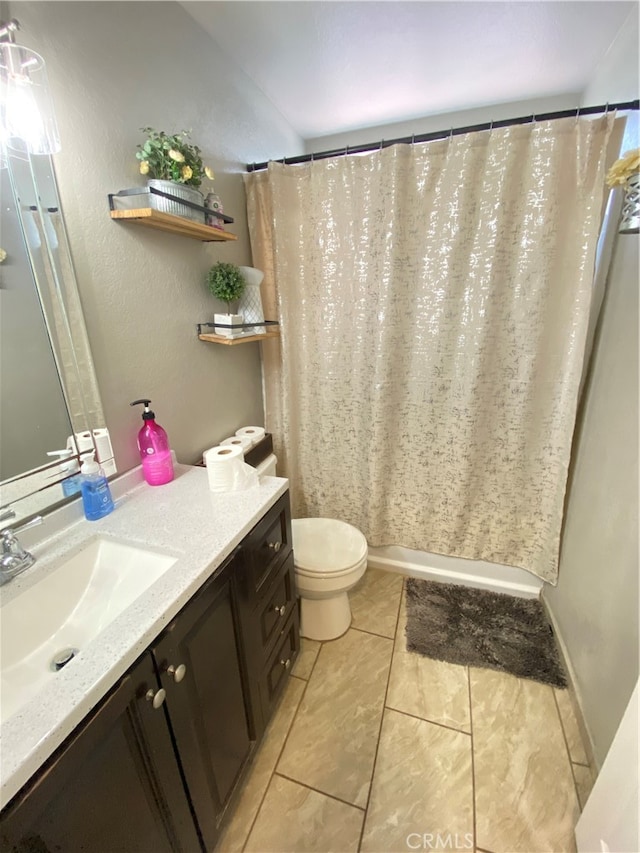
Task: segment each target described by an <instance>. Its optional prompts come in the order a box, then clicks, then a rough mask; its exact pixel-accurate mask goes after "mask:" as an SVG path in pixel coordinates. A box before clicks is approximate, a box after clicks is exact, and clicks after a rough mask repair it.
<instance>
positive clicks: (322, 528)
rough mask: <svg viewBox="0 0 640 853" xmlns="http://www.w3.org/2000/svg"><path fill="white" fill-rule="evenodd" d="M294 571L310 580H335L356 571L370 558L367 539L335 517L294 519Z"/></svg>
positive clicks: (292, 525) (292, 528)
mask: <svg viewBox="0 0 640 853" xmlns="http://www.w3.org/2000/svg"><path fill="white" fill-rule="evenodd" d="M291 530H292V535H293V560H294V564H295V570H296V571H297V572H298V573H299V574H301V575H304V576H307V577H332V578H338V577H340V576H341V575H344V574H348V573H349V572H351V571H353V569H354V568H355V567H357V566H358V565H359V564H360V563H361V562H362V561H363V560H365V559H366V557H367V551H368V546H367V540H366V539H365V537H364V535H363V534H362V533H361V532H360V531H359V530H358V529H357V528H356V527H353V525H351V524H347V523H346V522H345V521H339V520H338V519H335V518H294V519H293V520H292V522H291Z"/></svg>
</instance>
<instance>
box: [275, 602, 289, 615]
mask: <svg viewBox="0 0 640 853" xmlns="http://www.w3.org/2000/svg"><path fill="white" fill-rule="evenodd" d="M273 609H274V610H275V611H276V613H279V614H280V616H284V612H285V610H286V609H287V605H286V604H281V605H280V607H278V605H277V604H276V606H275V607H274V608H273Z"/></svg>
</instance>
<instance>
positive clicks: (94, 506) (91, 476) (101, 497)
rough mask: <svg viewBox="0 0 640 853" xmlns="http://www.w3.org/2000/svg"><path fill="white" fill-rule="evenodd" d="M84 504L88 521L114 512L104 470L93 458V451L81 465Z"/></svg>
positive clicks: (81, 487)
mask: <svg viewBox="0 0 640 853" xmlns="http://www.w3.org/2000/svg"><path fill="white" fill-rule="evenodd" d="M80 474H81V475H82V482H81V484H80V489H81V491H82V505H83V507H84V514H85V517H86V519H87V520H88V521H97V520H98V519H99V518H104V516H105V515H109V513H110V512H113V508H114V507H113V498H112V497H111V491H110V489H109V483H108V482H107V478H106V477H105V475H104V471H103V470H102V468H101V467H100V465H98V463H97V462H96V461H95V459H94V458H93V452H92V453H91V455H90V456H88V457H87V458H86V459H85V461H84V462H83V463H82V465H81V466H80Z"/></svg>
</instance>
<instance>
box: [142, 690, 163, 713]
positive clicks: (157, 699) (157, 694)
mask: <svg viewBox="0 0 640 853" xmlns="http://www.w3.org/2000/svg"><path fill="white" fill-rule="evenodd" d="M144 698H145V699H146V700H147V702H152V703H153V707H154V708H155V709H156V711H157V710H158V708H160V707H161V706H162V703H163V702H164V700H165V699H166V698H167V693H166V691H165V690H163V688H162V687H161V688H160V690H151V689H149V690H147V692H146V693H145V694H144Z"/></svg>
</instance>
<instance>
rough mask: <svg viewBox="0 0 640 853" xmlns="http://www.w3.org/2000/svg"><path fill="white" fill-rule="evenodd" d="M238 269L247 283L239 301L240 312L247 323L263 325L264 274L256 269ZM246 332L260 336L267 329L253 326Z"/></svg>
mask: <svg viewBox="0 0 640 853" xmlns="http://www.w3.org/2000/svg"><path fill="white" fill-rule="evenodd" d="M238 269H239V270H240V272H241V273H242V276H243V278H244V280H245V282H246V283H247V286H246V287H245V289H244V293H243V294H242V296H241V297H240V299H239V301H238V311H240V312H241V313H242V315H243V316H244V322H245V323H262V322H263V321H264V311H263V309H262V296H261V293H260V284H261V282H262V279H263V278H264V273H263V272H262V270H258V269H256V268H255V267H238ZM245 331H246V332H247V333H250V334H252V335H259V334H261V333H262V332H264V331H265V327H264V326H253V327H252V328H250V329H246V330H245Z"/></svg>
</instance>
